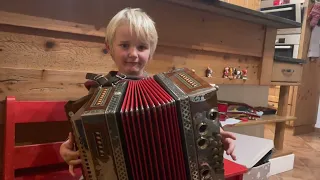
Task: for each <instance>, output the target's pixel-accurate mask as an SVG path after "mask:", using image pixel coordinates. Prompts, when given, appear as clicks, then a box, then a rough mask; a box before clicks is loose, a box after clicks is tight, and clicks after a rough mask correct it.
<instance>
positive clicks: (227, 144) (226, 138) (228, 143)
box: [220, 129, 237, 160]
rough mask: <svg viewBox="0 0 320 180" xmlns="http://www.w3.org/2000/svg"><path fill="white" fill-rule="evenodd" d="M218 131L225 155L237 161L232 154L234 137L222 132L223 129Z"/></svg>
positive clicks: (229, 133)
mask: <svg viewBox="0 0 320 180" xmlns="http://www.w3.org/2000/svg"><path fill="white" fill-rule="evenodd" d="M220 130H221V132H220V134H221V136H222V143H223V146H224V150H225V151H226V153H227V155H230V156H231V157H232V159H233V160H237V158H236V155H235V154H234V148H235V144H234V140H236V137H235V136H234V135H233V134H232V133H231V132H227V131H224V130H223V129H220Z"/></svg>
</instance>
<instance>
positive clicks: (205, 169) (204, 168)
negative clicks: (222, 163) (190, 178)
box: [200, 163, 211, 180]
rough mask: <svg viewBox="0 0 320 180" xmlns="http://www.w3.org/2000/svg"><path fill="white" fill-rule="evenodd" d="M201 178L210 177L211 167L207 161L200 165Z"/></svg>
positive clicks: (207, 178) (207, 179)
mask: <svg viewBox="0 0 320 180" xmlns="http://www.w3.org/2000/svg"><path fill="white" fill-rule="evenodd" d="M200 173H201V177H202V178H201V179H203V180H209V179H211V168H210V166H209V165H208V164H207V163H204V164H202V165H201V171H200Z"/></svg>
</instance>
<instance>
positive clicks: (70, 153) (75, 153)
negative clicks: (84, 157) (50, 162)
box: [67, 151, 80, 159]
mask: <svg viewBox="0 0 320 180" xmlns="http://www.w3.org/2000/svg"><path fill="white" fill-rule="evenodd" d="M67 156H68V157H70V159H78V157H79V156H80V152H79V151H68V153H67Z"/></svg>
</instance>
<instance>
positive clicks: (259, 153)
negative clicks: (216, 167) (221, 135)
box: [224, 133, 274, 180]
mask: <svg viewBox="0 0 320 180" xmlns="http://www.w3.org/2000/svg"><path fill="white" fill-rule="evenodd" d="M233 134H234V135H235V136H236V138H237V139H236V140H235V145H236V147H235V150H234V153H235V155H236V156H237V160H236V161H234V160H232V158H231V157H230V156H228V155H227V154H226V153H224V158H226V159H228V160H230V161H233V162H235V163H238V164H241V165H243V166H245V167H246V168H248V172H247V173H245V174H244V175H243V180H265V179H268V174H269V172H270V164H271V163H270V162H266V163H264V164H261V165H259V166H257V167H254V166H255V164H257V163H258V162H259V161H260V160H261V159H262V158H263V157H264V156H266V155H267V154H268V153H269V152H270V151H271V150H272V149H273V147H274V143H273V141H272V140H270V139H265V138H259V137H254V136H248V135H243V134H238V133H233Z"/></svg>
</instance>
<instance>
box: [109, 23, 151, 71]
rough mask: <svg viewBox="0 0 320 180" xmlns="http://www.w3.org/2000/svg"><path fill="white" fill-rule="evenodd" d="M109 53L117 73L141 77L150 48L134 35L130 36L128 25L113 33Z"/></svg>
mask: <svg viewBox="0 0 320 180" xmlns="http://www.w3.org/2000/svg"><path fill="white" fill-rule="evenodd" d="M111 53H112V57H113V60H114V61H115V63H116V65H117V67H118V70H119V72H121V73H124V74H127V75H136V76H141V75H143V71H144V68H145V65H146V64H147V62H148V60H149V57H150V46H149V44H146V43H144V42H142V41H141V40H139V39H138V38H137V36H136V35H135V33H132V35H131V33H130V29H129V26H128V25H121V26H119V27H118V28H117V31H116V33H115V38H114V41H113V50H112V52H111Z"/></svg>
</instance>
